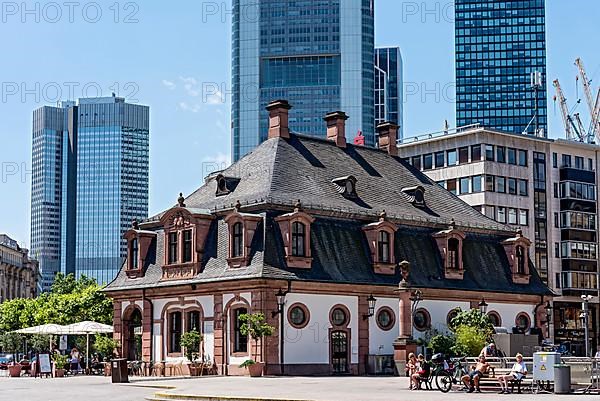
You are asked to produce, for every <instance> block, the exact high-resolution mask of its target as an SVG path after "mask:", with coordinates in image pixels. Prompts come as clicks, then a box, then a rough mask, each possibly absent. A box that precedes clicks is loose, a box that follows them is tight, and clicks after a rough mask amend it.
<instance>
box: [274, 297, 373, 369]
mask: <svg viewBox="0 0 600 401" xmlns="http://www.w3.org/2000/svg"><path fill="white" fill-rule="evenodd" d="M296 302H301V303H303V304H304V305H306V307H307V308H308V310H309V311H310V321H309V322H308V325H307V326H306V327H305V328H303V329H295V328H293V327H291V326H290V325H289V323H288V321H287V312H288V308H289V307H290V306H291V305H292V304H294V303H296ZM337 304H342V305H344V306H346V308H348V310H349V311H350V323H349V324H348V328H350V355H351V358H350V360H351V363H358V319H362V317H360V316H358V297H355V296H340V295H314V294H299V293H290V294H288V295H287V297H286V305H285V310H284V333H285V337H284V361H285V363H288V364H302V363H319V364H328V363H329V329H330V328H331V323H330V322H329V312H330V311H331V308H332V307H333V306H334V305H337Z"/></svg>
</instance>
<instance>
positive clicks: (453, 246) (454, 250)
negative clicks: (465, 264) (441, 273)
mask: <svg viewBox="0 0 600 401" xmlns="http://www.w3.org/2000/svg"><path fill="white" fill-rule="evenodd" d="M459 246H460V243H459V241H458V240H457V239H456V238H450V239H449V240H448V264H447V266H448V269H453V270H456V269H459V268H460V266H459V262H458V247H459Z"/></svg>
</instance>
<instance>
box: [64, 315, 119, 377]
mask: <svg viewBox="0 0 600 401" xmlns="http://www.w3.org/2000/svg"><path fill="white" fill-rule="evenodd" d="M65 329H67V330H69V332H68V333H67V334H85V335H86V340H87V342H86V347H87V349H86V351H85V368H86V369H87V370H88V371H89V369H90V364H89V361H90V334H98V333H112V332H113V331H114V328H113V326H109V325H108V324H102V323H98V322H91V321H84V322H79V323H73V324H70V325H68V326H65Z"/></svg>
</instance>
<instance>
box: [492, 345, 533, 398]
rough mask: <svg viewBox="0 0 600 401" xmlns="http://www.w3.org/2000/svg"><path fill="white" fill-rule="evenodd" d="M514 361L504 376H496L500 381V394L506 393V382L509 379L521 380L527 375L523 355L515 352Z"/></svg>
mask: <svg viewBox="0 0 600 401" xmlns="http://www.w3.org/2000/svg"><path fill="white" fill-rule="evenodd" d="M515 358H516V360H517V361H516V362H515V364H514V365H513V367H512V368H511V369H510V372H509V373H508V374H507V375H505V376H500V377H498V382H499V383H500V388H501V391H500V394H508V393H509V391H508V382H509V381H510V380H517V381H519V380H523V378H525V376H526V375H527V366H525V363H524V362H523V355H521V354H517V355H516V356H515Z"/></svg>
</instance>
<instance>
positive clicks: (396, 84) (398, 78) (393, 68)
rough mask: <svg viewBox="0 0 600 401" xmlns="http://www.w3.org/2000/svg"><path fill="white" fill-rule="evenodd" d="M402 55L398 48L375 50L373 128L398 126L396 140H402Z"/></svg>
mask: <svg viewBox="0 0 600 401" xmlns="http://www.w3.org/2000/svg"><path fill="white" fill-rule="evenodd" d="M402 82H403V81H402V55H401V54H400V48H399V47H378V48H376V49H375V126H377V125H379V124H381V123H383V122H385V121H392V122H394V123H396V124H398V139H402V137H403V132H404V122H403V117H402V112H403V107H402V101H403V97H404V95H403V90H402V85H403V83H402Z"/></svg>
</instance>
